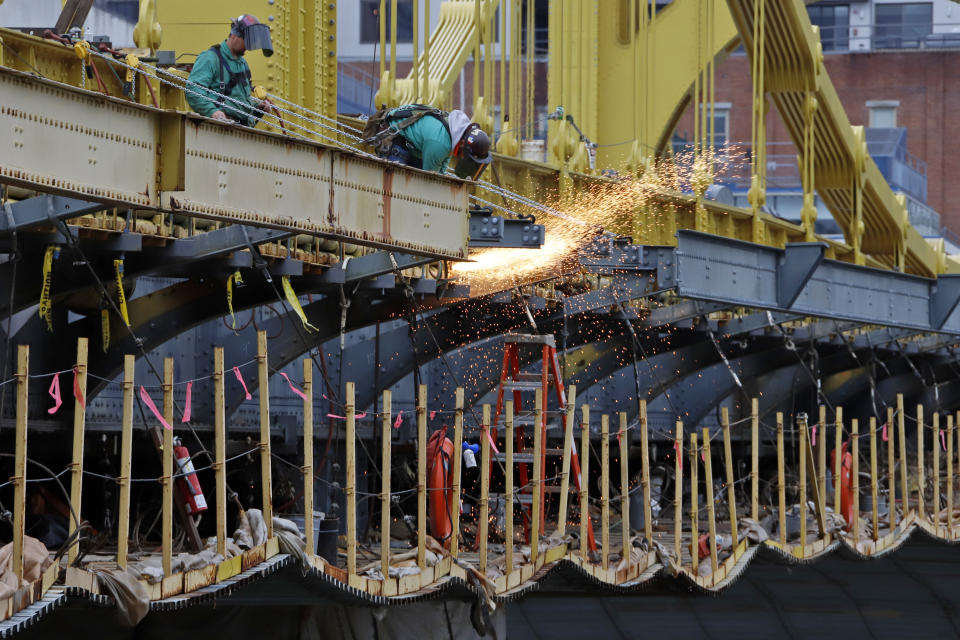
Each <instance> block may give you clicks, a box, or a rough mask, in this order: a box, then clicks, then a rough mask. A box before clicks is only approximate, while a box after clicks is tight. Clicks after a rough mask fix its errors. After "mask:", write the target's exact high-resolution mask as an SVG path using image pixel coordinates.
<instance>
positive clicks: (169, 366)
mask: <svg viewBox="0 0 960 640" xmlns="http://www.w3.org/2000/svg"><path fill="white" fill-rule="evenodd" d="M163 419H164V420H166V421H167V424H169V425H170V426H173V358H164V360H163ZM160 454H161V456H162V463H161V466H162V468H163V478H161V484H160V493H161V495H160V499H161V501H162V505H161V507H160V510H161V514H160V518H161V520H162V522H161V524H160V556H161V557H160V566H161V567H163V575H165V576H169V575H170V572H171V564H172V563H173V457H174V456H173V429H164V430H163V450H162V451H161V452H160ZM224 528H226V527H224ZM217 553H220V554H221V555H222V554H223V551H218V552H217Z"/></svg>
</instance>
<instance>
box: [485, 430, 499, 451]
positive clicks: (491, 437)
mask: <svg viewBox="0 0 960 640" xmlns="http://www.w3.org/2000/svg"><path fill="white" fill-rule="evenodd" d="M483 430H484V431H485V432H486V434H487V440H489V441H490V448H491V449H493V452H494V453H500V449H497V443H496V442H495V441H494V439H493V436H492V435H490V428H489V427H483Z"/></svg>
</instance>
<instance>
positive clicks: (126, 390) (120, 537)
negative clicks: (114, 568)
mask: <svg viewBox="0 0 960 640" xmlns="http://www.w3.org/2000/svg"><path fill="white" fill-rule="evenodd" d="M134 361H135V358H134V357H133V356H132V355H129V354H128V355H126V356H124V358H123V415H122V418H121V423H120V477H119V478H117V484H119V485H120V505H119V507H118V510H119V516H118V518H117V564H118V565H119V566H120V568H121V569H126V568H127V545H128V536H129V534H130V458H131V454H132V451H133V363H134Z"/></svg>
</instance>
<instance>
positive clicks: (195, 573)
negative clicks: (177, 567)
mask: <svg viewBox="0 0 960 640" xmlns="http://www.w3.org/2000/svg"><path fill="white" fill-rule="evenodd" d="M216 579H217V565H215V564H208V565H207V566H205V567H202V568H200V569H193V570H191V571H185V572H184V573H183V592H184V593H192V592H194V591H196V590H197V589H202V588H204V587H209V586H210V585H211V584H213V583H214V582H215V581H216Z"/></svg>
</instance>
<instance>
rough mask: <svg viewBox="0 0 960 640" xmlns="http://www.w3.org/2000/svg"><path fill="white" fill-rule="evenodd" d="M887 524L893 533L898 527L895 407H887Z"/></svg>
mask: <svg viewBox="0 0 960 640" xmlns="http://www.w3.org/2000/svg"><path fill="white" fill-rule="evenodd" d="M886 430H887V498H888V499H887V522H888V523H890V530H891V531H892V530H893V529H894V528H895V527H896V526H897V471H896V463H895V462H894V460H895V457H894V451H895V450H896V437H895V435H896V429H895V428H894V426H893V407H887V425H886Z"/></svg>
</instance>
